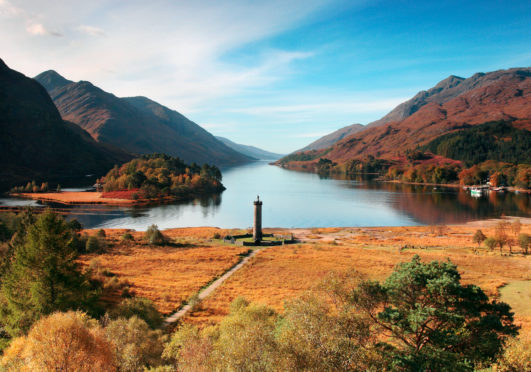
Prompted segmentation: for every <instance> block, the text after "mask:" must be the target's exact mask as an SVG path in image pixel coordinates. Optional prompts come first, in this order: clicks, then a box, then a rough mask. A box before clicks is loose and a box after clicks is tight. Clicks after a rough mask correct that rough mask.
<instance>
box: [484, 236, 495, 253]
mask: <svg viewBox="0 0 531 372" xmlns="http://www.w3.org/2000/svg"><path fill="white" fill-rule="evenodd" d="M484 243H485V246H486V247H487V248H488V249H490V250H491V251H492V250H493V249H494V247H495V246H496V244H498V242H497V241H496V239H494V238H487V239H485V241H484Z"/></svg>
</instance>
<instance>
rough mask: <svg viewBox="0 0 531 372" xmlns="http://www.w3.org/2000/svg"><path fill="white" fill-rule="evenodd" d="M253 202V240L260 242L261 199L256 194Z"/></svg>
mask: <svg viewBox="0 0 531 372" xmlns="http://www.w3.org/2000/svg"><path fill="white" fill-rule="evenodd" d="M253 204H254V225H253V240H254V241H255V243H260V241H261V240H262V201H261V200H260V197H259V196H258V195H257V196H256V200H255V201H254V202H253Z"/></svg>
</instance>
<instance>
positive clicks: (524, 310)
mask: <svg viewBox="0 0 531 372" xmlns="http://www.w3.org/2000/svg"><path fill="white" fill-rule="evenodd" d="M500 294H501V300H502V301H503V302H506V303H508V304H509V305H511V307H512V309H513V311H514V312H515V313H516V314H519V315H522V316H531V280H522V281H517V282H511V283H509V284H507V285H506V286H504V287H502V288H500Z"/></svg>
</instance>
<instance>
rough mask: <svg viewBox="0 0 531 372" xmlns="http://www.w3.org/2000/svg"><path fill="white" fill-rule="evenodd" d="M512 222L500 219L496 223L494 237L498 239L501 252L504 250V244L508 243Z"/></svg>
mask: <svg viewBox="0 0 531 372" xmlns="http://www.w3.org/2000/svg"><path fill="white" fill-rule="evenodd" d="M510 226H511V224H510V223H509V222H507V221H500V222H498V223H497V224H496V226H495V227H494V238H495V239H496V243H497V244H498V246H499V247H500V253H501V252H502V249H503V246H504V245H505V244H506V243H507V239H509V237H508V235H507V230H508V229H509V227H510Z"/></svg>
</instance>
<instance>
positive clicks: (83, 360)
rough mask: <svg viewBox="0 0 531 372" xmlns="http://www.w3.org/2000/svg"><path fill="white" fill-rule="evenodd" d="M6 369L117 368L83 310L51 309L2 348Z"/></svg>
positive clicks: (88, 371)
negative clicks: (46, 314)
mask: <svg viewBox="0 0 531 372" xmlns="http://www.w3.org/2000/svg"><path fill="white" fill-rule="evenodd" d="M2 366H3V367H4V368H5V369H6V370H7V371H13V372H14V371H17V372H18V371H21V372H31V371H41V372H55V371H72V372H104V371H105V372H107V371H116V368H115V366H114V363H113V355H112V352H111V348H110V344H109V343H108V342H107V340H106V339H105V337H104V334H103V332H102V330H101V328H100V327H99V326H98V325H97V323H96V322H94V321H93V320H91V319H90V318H89V317H87V315H86V314H85V313H82V312H73V311H69V312H67V313H54V314H52V315H50V316H48V317H44V318H42V319H41V320H39V321H38V322H37V323H35V325H34V326H33V327H32V328H31V330H30V331H29V333H28V336H22V337H18V338H16V339H15V340H13V342H12V343H11V345H10V347H9V348H8V349H7V350H6V351H5V352H4V356H3V358H2Z"/></svg>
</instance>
